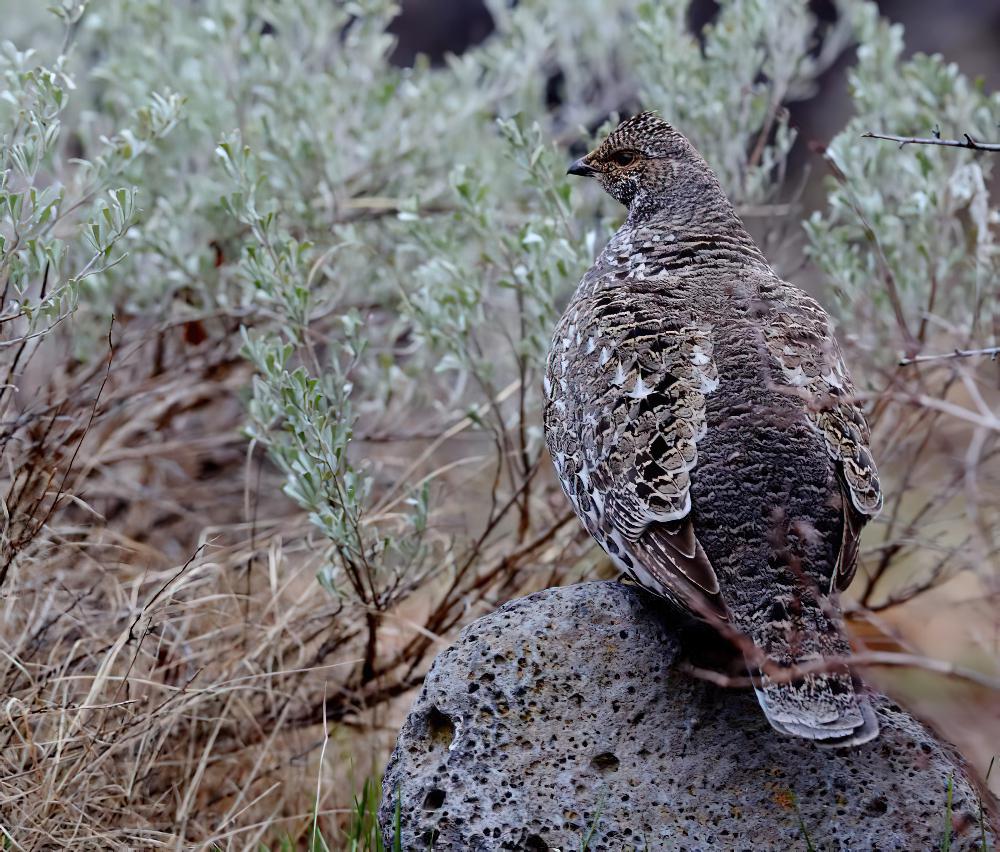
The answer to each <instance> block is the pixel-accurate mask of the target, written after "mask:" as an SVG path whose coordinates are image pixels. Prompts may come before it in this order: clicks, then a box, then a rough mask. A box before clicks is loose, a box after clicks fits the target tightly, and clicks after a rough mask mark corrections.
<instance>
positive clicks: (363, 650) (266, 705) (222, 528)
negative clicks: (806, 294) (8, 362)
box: [0, 326, 579, 849]
mask: <svg viewBox="0 0 1000 852" xmlns="http://www.w3.org/2000/svg"><path fill="white" fill-rule="evenodd" d="M213 331H214V333H213V334H212V336H211V339H208V340H205V341H200V342H198V343H197V344H192V343H191V342H190V341H191V338H190V333H189V331H187V330H186V329H185V328H184V327H181V326H178V327H169V328H162V329H155V330H153V332H152V333H150V331H149V330H148V329H145V328H141V327H129V326H125V327H121V326H118V327H116V328H115V329H114V332H113V339H114V341H115V344H114V350H113V353H112V352H111V351H110V350H109V356H110V358H109V360H107V361H104V362H103V364H102V365H101V369H99V370H98V369H94V370H91V371H90V372H88V373H86V374H80V375H74V374H73V373H72V372H71V369H70V365H72V362H71V361H69V360H67V361H66V362H65V364H64V365H56V366H55V368H54V369H53V368H52V365H51V364H49V365H43V364H42V363H41V362H40V361H39V362H36V363H34V364H32V365H31V369H30V370H29V373H28V375H27V376H26V381H28V380H33V381H36V382H37V383H38V387H39V393H38V395H37V397H36V398H37V399H40V400H47V402H46V404H45V405H44V406H42V407H40V408H39V409H38V410H35V411H30V410H26V411H23V412H18V417H17V418H16V420H15V421H12V422H16V423H17V424H18V428H16V429H12V430H11V431H10V432H8V434H7V435H6V443H5V447H6V450H7V452H6V453H5V461H7V474H8V480H7V483H6V485H7V495H6V496H7V505H8V509H9V519H8V523H7V525H6V529H7V538H6V539H5V541H4V544H5V545H6V550H5V554H6V556H7V561H8V564H9V572H8V575H7V577H6V580H5V583H4V586H3V597H2V602H0V605H2V607H3V616H2V624H0V682H2V684H3V691H4V694H5V699H4V703H3V712H4V714H5V717H6V719H5V722H6V724H4V725H3V726H2V729H0V759H2V770H0V776H2V780H0V826H2V827H3V831H4V833H5V835H6V837H7V841H8V843H9V845H10V846H11V848H15V849H41V848H53V847H59V848H64V847H72V848H79V849H87V848H94V849H109V848H140V847H141V848H158V847H161V846H162V847H168V848H179V847H181V846H184V847H187V846H191V845H193V846H196V847H203V848H204V847H211V846H218V847H221V848H250V847H253V846H256V845H257V844H259V843H261V842H264V843H267V844H268V845H272V844H276V843H278V842H279V841H281V840H282V839H283V838H284V840H285V841H286V842H291V843H292V844H293V845H300V844H304V843H305V842H306V841H305V838H306V836H307V835H308V833H309V832H311V831H312V825H313V819H314V812H313V809H314V803H316V802H318V804H317V805H315V807H316V816H317V823H318V824H317V828H318V829H319V832H320V833H321V834H322V835H323V836H325V837H327V838H329V839H330V842H331V843H332V844H333V845H334V846H335V845H336V841H337V839H338V838H340V837H342V836H343V835H342V830H343V828H344V826H345V823H346V820H347V817H348V810H349V807H350V805H351V795H352V793H353V792H354V791H355V790H356V789H359V788H360V786H361V783H362V781H363V780H364V779H365V778H366V777H368V776H369V775H373V774H374V775H376V776H377V774H378V773H379V771H380V769H381V765H382V764H383V762H384V759H385V756H386V754H387V748H388V747H389V746H390V745H391V742H392V735H393V733H394V730H395V728H396V727H397V725H398V722H399V717H400V713H401V708H402V707H404V706H405V704H406V703H407V702H408V699H403V701H402V703H401V704H400V703H398V702H397V703H395V704H394V703H393V699H394V698H395V697H396V696H403V695H405V694H406V693H407V691H408V690H410V689H412V688H413V687H414V686H415V685H417V684H418V683H419V682H420V680H421V677H422V674H423V671H424V670H425V668H426V664H427V662H428V660H429V657H430V656H433V654H434V653H436V652H437V650H439V649H440V647H441V645H442V644H443V643H444V641H445V640H444V639H441V638H439V635H438V634H442V635H450V633H451V632H452V631H453V630H454V628H455V627H456V626H458V625H459V624H463V623H465V622H466V621H468V620H469V619H470V618H472V617H474V616H475V615H476V614H478V613H481V612H483V611H486V610H487V609H489V608H492V607H493V606H494V605H495V603H496V600H498V599H499V598H500V597H511V596H513V595H515V594H517V593H519V592H520V591H521V590H523V589H525V588H530V587H532V586H536V587H537V586H541V585H545V584H548V583H550V582H558V581H559V580H560V579H561V578H562V577H563V575H564V573H565V570H564V569H557V570H556V571H555V573H554V574H551V573H547V572H548V570H549V569H548V567H547V566H549V565H550V563H551V564H566V565H569V564H571V563H572V562H573V559H572V558H568V559H567V558H566V557H565V556H564V555H563V554H562V550H563V548H564V547H565V546H567V545H569V546H570V547H571V549H572V550H574V552H575V551H576V550H578V549H579V548H577V546H576V545H574V544H572V542H571V539H573V538H574V537H577V531H576V529H575V527H573V526H571V525H568V524H566V523H565V521H566V515H565V510H564V509H563V508H562V507H561V506H560V505H559V503H558V502H556V501H555V500H553V499H552V497H553V496H554V495H552V494H549V493H545V494H543V495H540V496H538V497H537V498H533V501H534V500H537V501H539V502H544V503H546V504H550V503H551V505H552V506H555V507H558V508H559V511H560V512H561V516H559V517H556V516H555V515H551V516H550V515H547V514H545V513H538V514H541V515H542V516H543V517H546V518H548V517H552V518H555V522H553V523H550V525H549V526H548V527H547V528H546V529H544V530H539V529H536V527H535V525H534V524H533V523H530V522H529V524H528V525H527V527H526V528H524V529H521V530H520V531H518V530H517V529H516V527H517V524H514V527H515V529H514V530H513V531H511V530H510V529H506V531H503V528H505V523H506V517H505V515H506V513H507V510H505V509H504V508H503V507H500V508H499V509H496V511H495V512H491V511H490V510H489V508H488V507H481V506H480V507H474V508H473V510H472V511H473V513H474V514H475V513H478V514H480V515H482V519H481V520H483V521H484V522H486V523H487V524H488V525H489V524H492V526H493V527H494V529H495V530H496V532H495V533H491V534H490V535H486V536H484V537H483V538H482V539H481V540H478V541H477V546H476V548H475V551H474V553H473V552H471V551H470V553H468V554H466V557H467V562H468V566H469V567H468V569H467V570H466V571H465V572H464V573H462V572H461V571H460V570H458V569H456V570H454V571H452V572H451V573H450V575H449V576H447V577H442V578H440V579H439V580H438V581H436V582H435V583H434V584H432V585H431V586H429V587H428V588H426V589H424V590H423V591H422V592H421V594H420V595H418V596H417V597H416V598H414V599H413V600H412V601H411V602H410V603H408V604H407V605H406V606H405V607H404V608H401V609H400V610H399V611H394V612H392V613H388V614H383V615H382V616H380V618H379V624H378V632H377V648H376V649H375V651H374V652H372V651H371V649H370V648H369V643H370V642H371V641H372V637H371V636H370V635H369V633H368V631H367V629H366V623H367V617H368V615H370V613H366V612H364V611H359V609H358V607H357V606H356V605H351V604H350V603H348V602H347V601H345V600H339V599H338V598H336V597H335V596H333V595H331V594H328V593H327V592H325V591H323V590H321V589H320V588H319V586H318V585H317V583H316V579H315V574H316V571H317V569H318V568H319V566H320V564H321V562H322V560H323V559H324V558H325V551H324V549H323V547H322V546H321V545H320V544H317V543H315V542H314V541H312V539H311V537H310V529H311V527H310V525H309V524H308V523H307V521H306V519H305V518H304V516H303V514H302V513H301V512H300V511H298V510H297V509H296V508H295V507H294V506H293V505H292V504H291V503H290V502H289V501H287V500H286V499H285V498H284V497H283V496H282V494H281V491H280V479H279V477H278V475H277V474H276V473H275V472H274V471H273V470H272V469H271V468H270V467H269V465H268V464H267V463H266V462H265V461H264V460H263V459H262V453H260V452H256V453H255V452H253V450H252V448H251V447H249V446H248V445H247V442H246V441H245V439H244V438H243V437H242V436H241V434H240V431H239V429H240V426H241V423H242V421H243V417H244V407H243V404H242V402H241V400H240V398H239V393H240V391H241V389H242V388H243V387H244V386H245V384H246V383H247V381H248V368H247V366H246V364H245V362H244V361H242V359H240V358H239V356H238V353H237V351H236V348H235V347H236V344H235V343H234V342H233V341H235V340H237V339H238V337H237V336H236V335H234V334H231V333H229V330H227V329H226V328H221V327H220V328H218V329H214V330H213ZM109 363H110V369H109ZM459 425H461V424H459ZM454 434H457V432H453V435H454ZM452 440H453V441H455V440H457V439H456V438H454V437H453V438H452ZM436 443H438V444H439V445H440V444H442V443H443V444H444V450H443V451H444V452H453V451H454V446H453V445H452V444H448V443H447V442H436ZM15 447H16V448H17V454H18V455H19V461H15ZM464 449H467V447H463V450H464ZM395 452H398V454H399V462H398V463H399V465H400V466H401V467H404V466H405V469H409V470H411V471H412V474H411V475H414V476H418V475H420V474H421V473H425V472H426V470H425V469H426V468H433V467H434V466H435V465H436V464H438V463H440V462H439V460H438V457H439V453H436V452H429V453H426V454H425V455H426V459H425V461H424V463H423V464H421V465H418V466H416V467H414V466H413V465H412V464H411V462H412V459H413V453H412V452H411V451H410V450H409V449H408V448H407V449H406V450H405V451H398V450H397V451H395ZM473 468H475V466H473ZM479 478H480V477H477V476H476V475H473V474H469V473H466V472H464V471H463V475H462V481H464V482H465V485H464V486H462V485H461V482H459V483H458V484H456V485H455V486H454V487H455V488H456V489H460V488H462V487H464V488H466V489H467V490H468V489H471V490H473V491H475V490H476V488H477V487H481V485H480V483H479V482H478V479H479ZM551 487H552V485H551V483H548V484H547V485H546V488H545V489H543V491H545V492H547V491H549V490H550V489H551ZM463 517H464V516H463ZM466 520H468V519H467V518H466ZM456 522H457V521H456ZM493 538H495V539H496V541H495V542H494V541H493ZM518 541H520V542H521V543H520V544H519V545H518V544H517V542H518ZM515 582H516V585H515ZM501 586H503V589H502V590H499V588H500V587H501ZM372 653H374V657H372V656H371V654H372ZM324 719H325V720H326V722H327V727H326V728H324V725H323V721H324ZM325 730H328V731H329V732H330V734H331V738H330V739H328V738H327V736H326V735H325V733H324V731H325ZM321 755H322V756H323V758H324V759H322V760H321Z"/></svg>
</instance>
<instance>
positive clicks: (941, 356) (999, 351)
mask: <svg viewBox="0 0 1000 852" xmlns="http://www.w3.org/2000/svg"><path fill="white" fill-rule="evenodd" d="M981 355H989V356H990V357H991V358H993V359H994V360H995V359H996V357H997V355H1000V346H987V347H985V348H984V349H955V350H953V351H951V352H939V353H937V354H934V355H915V356H913V357H912V358H900V359H899V366H900V367H906V366H909V365H910V364H920V363H923V362H924V361H943V360H945V359H947V358H977V357H979V356H981Z"/></svg>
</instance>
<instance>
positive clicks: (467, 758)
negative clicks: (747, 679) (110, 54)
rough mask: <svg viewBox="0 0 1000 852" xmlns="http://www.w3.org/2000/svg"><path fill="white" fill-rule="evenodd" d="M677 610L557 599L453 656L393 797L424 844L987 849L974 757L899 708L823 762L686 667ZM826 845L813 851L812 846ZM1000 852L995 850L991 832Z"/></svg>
mask: <svg viewBox="0 0 1000 852" xmlns="http://www.w3.org/2000/svg"><path fill="white" fill-rule="evenodd" d="M678 624H679V622H678V621H677V618H676V616H671V615H670V614H669V613H665V612H663V611H661V610H660V609H659V608H657V607H655V606H654V605H653V604H652V603H651V600H650V599H649V598H648V597H647V596H645V594H644V593H642V592H640V591H639V590H637V589H634V588H631V587H628V586H624V585H621V584H618V583H585V584H582V585H578V586H571V587H565V588H556V589H548V590H546V591H543V592H539V593H538V594H534V595H531V596H529V597H526V598H522V599H520V600H516V601H513V602H511V603H509V604H507V605H506V606H504V607H503V608H501V609H500V610H499V611H497V612H495V613H493V614H492V615H488V616H486V617H484V618H481V619H479V620H478V621H476V622H475V623H473V624H471V625H470V626H469V627H467V628H466V629H465V631H464V632H463V633H462V635H461V638H460V639H459V641H458V642H457V643H456V644H455V645H454V646H453V647H452V648H450V649H448V650H447V651H445V652H444V653H442V654H441V655H440V656H439V657H438V658H437V660H436V661H435V663H434V665H433V667H432V668H431V670H430V672H429V674H428V675H427V679H426V681H425V683H424V687H423V689H422V691H421V693H420V695H419V697H418V698H417V700H416V702H415V704H414V706H413V709H412V710H411V711H410V714H409V716H408V718H407V720H406V723H405V724H404V726H403V729H402V731H401V732H400V734H399V739H398V741H397V744H396V749H395V751H394V752H393V754H392V758H391V759H390V761H389V766H388V768H387V770H386V773H385V780H384V784H383V790H384V795H383V801H382V806H381V812H380V816H381V824H382V826H383V831H384V836H385V838H386V842H387V844H390V845H387V848H390V849H391V848H392V846H391V842H392V836H393V828H392V823H393V814H394V811H395V808H396V802H397V797H398V799H399V801H400V804H401V824H402V847H403V849H404V850H407V852H409V850H426V849H428V848H431V843H433V847H432V848H433V849H434V850H436V852H446V850H447V852H452V850H454V852H470V850H490V852H492V850H502V849H524V850H545V849H549V850H552V849H560V850H563V852H567V850H574V852H576V850H580V849H581V848H582V844H583V842H584V838H586V837H587V836H588V835H589V837H590V840H589V846H588V847H587V848H588V849H589V850H590V852H598V850H607V852H621V850H627V849H638V850H713V852H714V850H727V849H733V850H737V849H739V850H742V849H747V850H759V849H803V850H804V849H807V848H808V847H809V844H811V847H812V848H813V849H816V850H828V849H836V850H852V852H853V850H868V849H872V850H875V849H877V850H896V849H898V850H931V849H938V848H939V847H940V843H941V839H942V836H943V833H944V826H945V819H946V814H947V806H946V789H947V785H948V779H949V777H952V778H953V779H954V780H953V791H952V822H953V825H954V830H953V834H952V846H951V849H952V850H959V849H979V848H980V846H979V837H980V825H979V816H978V814H979V804H978V799H977V796H976V793H975V790H974V788H973V787H972V786H971V785H970V783H969V781H968V778H967V775H966V772H965V768H964V767H963V765H962V764H961V762H960V761H959V760H958V759H957V758H956V757H955V756H954V755H953V754H951V753H950V752H949V751H948V749H947V748H946V747H945V746H942V744H941V743H939V742H938V741H937V740H935V738H934V737H933V736H932V735H931V734H930V733H929V732H928V731H927V730H926V729H925V728H923V727H922V726H921V725H920V724H918V723H917V722H916V721H914V720H913V719H912V718H911V717H910V716H908V715H907V714H906V713H904V712H903V711H902V710H900V709H899V708H898V707H896V706H894V705H892V704H891V703H890V702H889V701H888V700H887V699H884V698H878V697H876V698H874V700H873V704H874V706H875V709H876V712H877V713H878V716H879V720H880V722H881V724H882V734H881V736H880V737H879V738H878V739H877V740H875V741H874V742H873V743H871V744H869V745H866V746H862V747H860V748H858V749H854V750H850V749H839V750H830V749H821V748H816V747H815V746H812V745H811V744H809V743H808V742H805V741H802V740H795V739H790V738H785V737H782V736H780V735H778V734H776V733H774V732H773V731H772V729H771V728H770V727H769V726H768V724H767V722H766V721H765V719H764V716H763V714H762V713H761V711H760V708H759V706H758V705H757V701H756V699H755V698H754V696H753V695H752V693H751V692H750V691H745V690H732V689H721V688H719V687H716V686H713V685H712V684H709V683H707V682H705V681H701V680H697V679H694V678H692V677H691V676H689V675H686V674H684V673H683V672H682V671H680V670H679V667H678V665H677V663H678V658H679V653H680V647H681V646H680V642H679V635H680V632H679V630H678ZM807 836H808V843H807V840H806V838H807ZM987 836H988V837H989V838H991V839H990V848H993V847H994V845H995V838H994V837H993V834H992V833H991V832H989V829H987Z"/></svg>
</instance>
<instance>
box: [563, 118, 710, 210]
mask: <svg viewBox="0 0 1000 852" xmlns="http://www.w3.org/2000/svg"><path fill="white" fill-rule="evenodd" d="M568 174H571V175H583V176H585V177H594V178H597V180H598V181H599V182H600V184H601V185H602V186H603V187H604V189H605V191H606V192H607V193H608V194H609V195H611V196H612V197H613V198H615V199H617V200H618V201H620V202H621V203H622V204H624V205H625V206H626V207H628V208H629V215H630V218H633V219H635V218H647V217H648V216H650V215H652V214H654V213H656V212H657V211H659V210H664V209H665V210H668V211H672V212H674V213H677V214H681V215H683V214H685V213H687V212H691V210H692V208H701V209H705V208H708V207H711V206H713V205H712V202H713V201H714V202H716V204H719V205H722V206H724V207H728V206H729V205H728V202H727V201H726V199H725V194H724V192H723V191H722V187H721V186H720V185H719V181H718V178H716V176H715V174H714V173H713V172H712V170H711V169H710V168H709V166H708V164H707V163H706V162H705V160H704V159H703V158H702V156H701V154H699V153H698V152H697V150H695V148H694V146H693V145H692V144H691V143H690V142H688V140H687V139H686V138H685V137H684V135H683V134H681V133H679V132H678V131H676V130H674V128H673V127H671V126H670V125H669V124H667V122H665V121H664V120H663V119H662V118H660V117H659V116H658V115H656V113H653V112H642V113H639V114H638V115H635V116H633V117H632V118H628V119H626V120H625V121H623V122H622V123H621V124H619V125H618V127H616V128H615V129H614V130H613V131H612V133H611V135H610V136H608V138H607V139H605V140H604V141H603V142H602V143H601V144H600V145H598V146H597V148H595V149H594V150H593V151H591V152H590V153H589V154H587V156H585V157H581V158H580V159H579V160H577V161H576V162H575V163H573V164H572V165H571V166H570V167H569V170H568Z"/></svg>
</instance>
